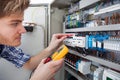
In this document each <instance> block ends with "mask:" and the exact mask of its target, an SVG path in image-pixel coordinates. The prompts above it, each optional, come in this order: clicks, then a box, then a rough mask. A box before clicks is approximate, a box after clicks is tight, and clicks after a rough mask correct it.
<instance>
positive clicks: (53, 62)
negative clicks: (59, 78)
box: [51, 59, 64, 67]
mask: <svg viewBox="0 0 120 80" xmlns="http://www.w3.org/2000/svg"><path fill="white" fill-rule="evenodd" d="M63 62H64V59H60V60H56V61H51V64H52V67H55V66H60V65H62V64H63Z"/></svg>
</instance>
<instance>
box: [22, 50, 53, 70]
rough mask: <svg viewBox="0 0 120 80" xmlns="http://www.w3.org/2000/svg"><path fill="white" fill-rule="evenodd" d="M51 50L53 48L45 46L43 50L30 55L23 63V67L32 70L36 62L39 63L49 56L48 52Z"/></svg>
mask: <svg viewBox="0 0 120 80" xmlns="http://www.w3.org/2000/svg"><path fill="white" fill-rule="evenodd" d="M52 52H53V50H50V49H49V48H46V49H44V50H42V51H41V52H40V53H39V54H37V55H35V56H32V57H31V58H30V60H29V61H27V62H26V63H25V64H24V66H23V67H24V68H26V69H30V70H33V69H35V68H36V67H37V66H38V64H39V63H40V61H41V60H42V59H44V58H46V57H48V56H50V54H51V53H52Z"/></svg>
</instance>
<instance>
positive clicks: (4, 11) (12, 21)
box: [0, 0, 71, 80]
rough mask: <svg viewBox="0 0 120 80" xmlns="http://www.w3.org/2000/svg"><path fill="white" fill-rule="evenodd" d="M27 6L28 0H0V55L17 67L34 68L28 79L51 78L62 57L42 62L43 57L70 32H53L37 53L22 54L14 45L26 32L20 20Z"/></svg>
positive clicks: (51, 51)
mask: <svg viewBox="0 0 120 80" xmlns="http://www.w3.org/2000/svg"><path fill="white" fill-rule="evenodd" d="M28 6H29V0H0V57H1V58H5V59H6V60H8V61H10V62H12V63H13V64H15V65H16V66H17V67H24V68H26V69H30V70H34V69H36V70H35V72H34V74H33V76H32V77H31V79H30V80H51V79H52V77H54V75H55V73H56V72H57V71H58V70H59V69H60V68H61V66H62V63H63V59H61V60H58V61H50V62H48V63H46V64H44V61H45V59H44V58H46V57H48V56H49V55H51V53H53V52H54V51H56V50H57V49H58V48H59V47H60V46H61V44H62V41H63V40H64V39H65V38H66V37H69V36H71V34H54V35H53V36H52V40H51V42H50V44H49V46H48V47H47V48H46V49H44V50H43V51H41V52H40V53H39V54H38V55H36V56H32V57H30V56H29V55H26V54H24V53H23V52H22V51H21V50H20V49H17V48H15V47H17V46H19V45H20V44H21V35H22V34H23V33H25V32H26V30H25V29H24V27H23V26H22V21H23V15H24V10H25V9H26V8H28ZM37 66H38V67H37Z"/></svg>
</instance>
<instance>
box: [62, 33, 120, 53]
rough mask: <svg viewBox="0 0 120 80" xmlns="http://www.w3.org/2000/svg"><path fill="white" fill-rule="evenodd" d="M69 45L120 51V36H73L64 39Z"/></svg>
mask: <svg viewBox="0 0 120 80" xmlns="http://www.w3.org/2000/svg"><path fill="white" fill-rule="evenodd" d="M64 43H65V44H66V45H67V46H71V47H81V48H85V49H94V50H98V51H106V50H115V51H120V38H119V37H110V36H109V35H99V34H98V35H86V36H72V37H69V38H67V39H65V40H64Z"/></svg>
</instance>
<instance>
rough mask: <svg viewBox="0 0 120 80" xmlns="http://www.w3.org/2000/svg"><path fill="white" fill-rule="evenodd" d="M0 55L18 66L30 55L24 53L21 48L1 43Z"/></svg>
mask: <svg viewBox="0 0 120 80" xmlns="http://www.w3.org/2000/svg"><path fill="white" fill-rule="evenodd" d="M0 57H2V58H4V59H6V60H8V61H10V62H11V63H13V64H15V66H16V67H18V68H20V67H22V66H23V64H24V63H26V62H27V61H28V60H29V59H30V55H27V54H24V53H23V52H22V50H21V49H18V48H16V47H11V46H3V45H0Z"/></svg>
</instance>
